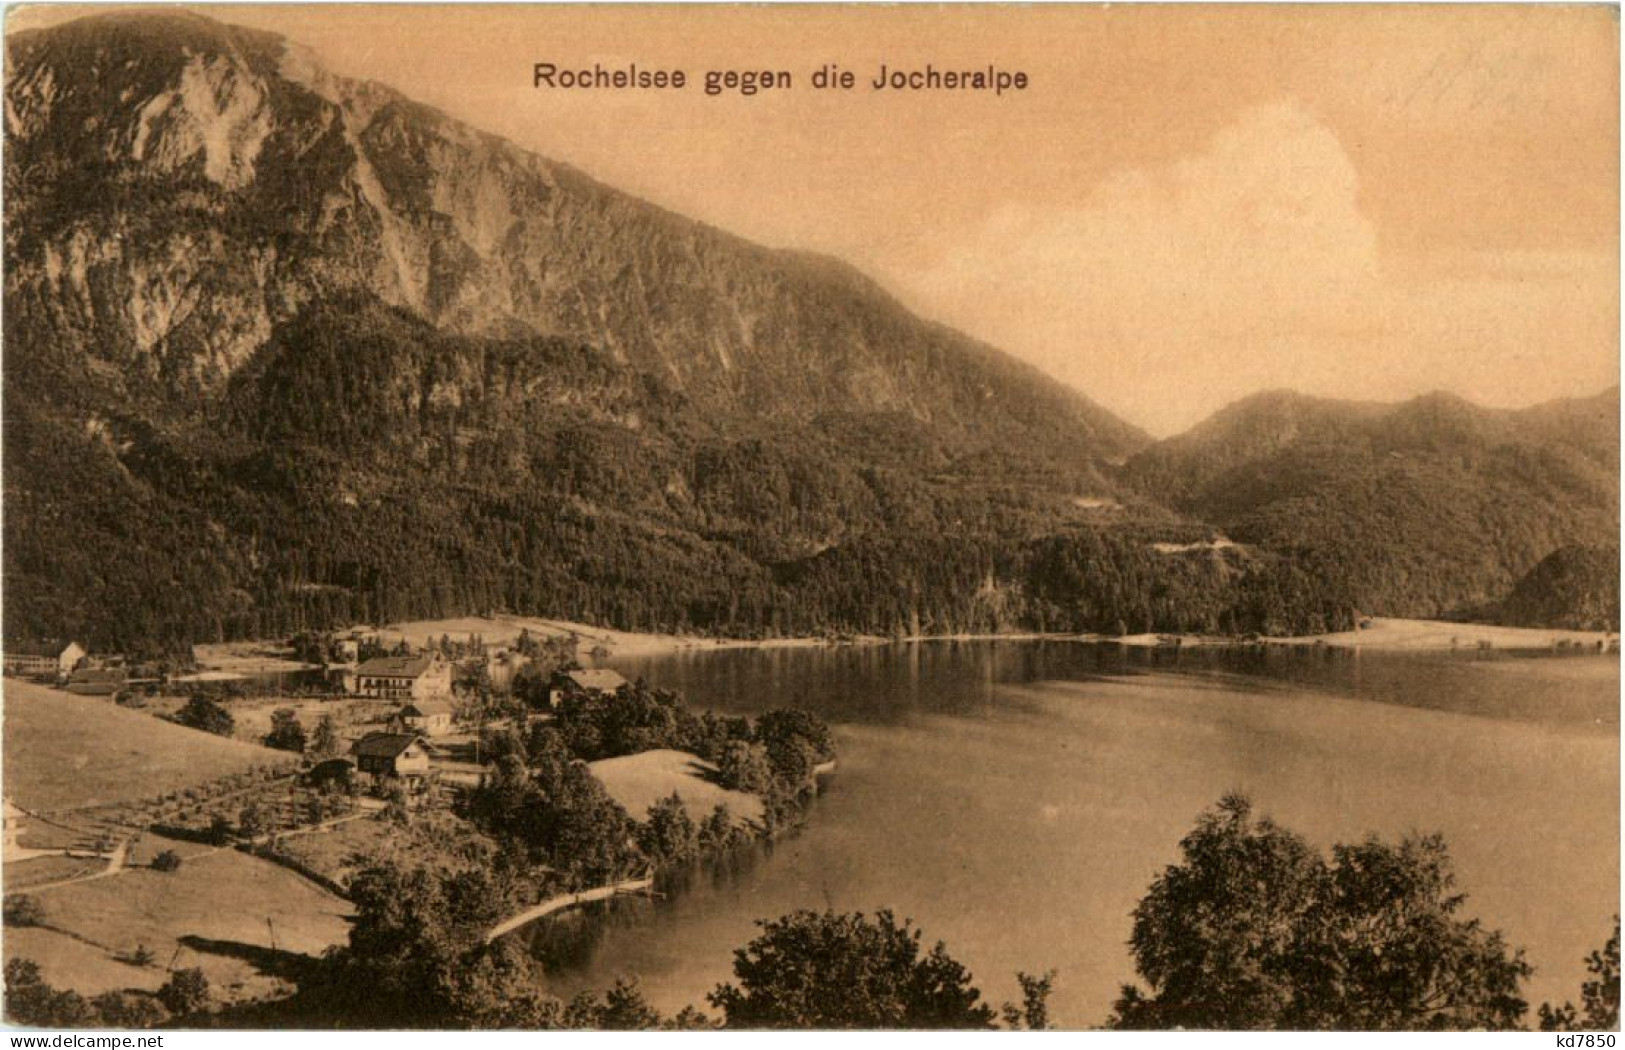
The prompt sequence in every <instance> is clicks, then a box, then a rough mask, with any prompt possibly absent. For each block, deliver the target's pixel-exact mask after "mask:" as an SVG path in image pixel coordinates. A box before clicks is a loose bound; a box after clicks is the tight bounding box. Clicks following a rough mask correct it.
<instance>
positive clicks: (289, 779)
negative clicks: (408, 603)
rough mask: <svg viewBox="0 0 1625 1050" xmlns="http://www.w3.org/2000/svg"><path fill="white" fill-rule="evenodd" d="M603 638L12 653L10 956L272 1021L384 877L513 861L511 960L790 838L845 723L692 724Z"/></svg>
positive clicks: (372, 638)
mask: <svg viewBox="0 0 1625 1050" xmlns="http://www.w3.org/2000/svg"><path fill="white" fill-rule="evenodd" d="M585 644H591V639H588V640H587V641H586V642H585V643H584V642H583V640H582V639H581V638H579V637H578V636H576V635H575V634H573V633H568V632H553V633H550V634H541V633H540V632H538V634H536V635H533V634H532V633H530V632H529V631H524V630H521V631H519V632H518V633H517V635H514V636H511V637H507V638H505V639H503V640H502V641H500V642H496V643H492V644H487V643H485V642H484V640H483V638H482V637H481V635H480V634H479V633H478V632H477V631H468V632H464V633H462V634H461V635H459V636H457V637H455V638H454V637H453V636H452V635H451V634H450V633H449V632H442V633H441V634H440V635H439V636H438V637H434V636H432V635H428V634H419V635H418V636H417V637H415V638H412V639H411V640H409V639H408V637H406V636H405V635H403V634H402V633H400V632H397V633H396V634H395V635H394V636H393V637H390V636H385V635H384V634H383V633H382V632H380V631H378V630H375V629H371V628H355V629H349V630H342V631H335V632H327V633H314V632H312V633H305V634H301V635H298V636H295V637H293V638H289V639H286V640H284V641H282V642H280V643H275V644H262V645H260V646H258V647H257V648H256V649H254V650H253V651H245V650H244V649H243V647H238V648H237V649H235V650H234V651H233V653H232V654H230V656H231V658H233V659H235V660H236V663H235V664H232V663H231V660H230V659H221V658H219V656H220V654H218V653H215V654H206V656H212V657H215V658H214V659H203V660H199V661H197V665H196V666H194V667H190V668H185V669H182V670H179V671H176V670H175V669H171V668H154V667H151V666H142V665H138V664H135V663H133V662H131V661H128V660H125V659H123V658H122V657H120V656H119V655H117V654H102V653H94V652H91V651H90V650H89V647H87V646H85V645H84V644H82V643H79V642H76V641H68V642H64V643H60V644H53V645H50V646H40V647H38V648H37V649H35V650H33V651H20V652H15V653H13V652H8V653H6V654H5V674H6V676H7V682H6V702H7V711H6V714H7V721H6V734H5V769H6V774H5V790H6V794H5V806H4V871H5V887H4V889H5V924H6V937H5V945H4V954H5V958H6V960H7V962H10V961H12V960H14V959H26V960H29V961H30V962H32V963H33V964H35V965H37V966H38V967H39V969H40V972H41V973H42V974H43V977H44V979H45V980H46V981H47V982H51V981H54V982H56V983H58V984H60V985H61V986H63V987H66V988H71V989H72V990H73V991H74V992H76V993H78V994H80V995H83V996H87V997H89V996H103V997H111V998H110V999H109V1001H112V999H117V998H118V997H123V999H121V1000H120V1001H121V1002H122V1001H124V1000H129V999H130V997H132V996H133V997H136V1001H137V1002H138V1004H140V1005H143V1006H145V1005H148V1000H149V999H152V997H157V998H158V999H162V997H163V995H165V994H168V993H167V992H166V989H169V988H170V987H171V985H172V984H173V983H174V981H175V980H176V979H177V978H176V975H177V974H186V975H188V979H191V978H190V975H191V972H192V971H194V970H195V971H197V973H198V974H199V975H200V976H201V979H202V980H203V981H204V982H205V983H206V985H207V987H208V988H209V989H210V993H209V997H208V1001H207V1003H204V1004H194V1005H197V1006H198V1008H200V1009H219V1008H221V1007H225V1006H232V1005H241V1004H245V1003H263V1002H266V1001H274V1000H276V999H277V998H278V997H279V996H283V995H286V994H289V992H290V989H291V988H292V987H294V985H295V984H296V981H295V980H294V974H296V972H297V971H298V969H299V965H300V963H299V960H301V959H304V960H309V959H312V958H316V957H319V956H320V955H322V953H323V952H325V951H327V950H328V949H329V948H332V947H334V946H339V945H342V944H344V943H345V941H346V938H347V936H348V920H349V917H350V916H351V914H352V913H353V909H352V907H351V906H350V903H349V900H348V891H349V886H350V882H351V880H352V879H353V878H355V877H356V876H357V875H358V874H359V873H361V872H363V871H366V870H368V869H369V868H374V867H376V866H378V865H379V864H395V865H398V866H426V867H429V868H432V869H436V870H441V871H457V870H464V869H489V868H491V867H492V866H495V867H498V868H500V869H501V870H502V871H503V872H504V875H503V882H502V888H501V890H500V907H499V910H500V912H501V913H502V915H503V918H502V921H500V922H496V923H493V925H492V927H491V929H490V930H489V936H490V937H491V938H493V939H494V938H496V937H500V936H504V935H507V934H509V933H511V932H513V931H515V930H519V929H521V928H522V927H524V926H525V925H526V924H528V923H530V922H533V921H535V920H537V919H539V918H541V917H543V916H547V915H551V914H553V913H555V912H559V911H562V910H567V909H571V908H575V907H577V906H579V905H582V904H586V903H590V902H595V901H603V900H607V899H609V898H612V897H614V896H617V895H621V894H628V893H647V892H649V891H650V890H651V889H652V888H653V887H654V885H655V878H656V876H657V875H658V874H659V873H660V872H661V871H662V870H666V869H669V868H671V867H673V866H681V865H684V864H690V863H693V862H695V861H696V860H697V859H698V858H700V857H701V856H702V855H704V854H707V853H709V852H712V851H715V850H719V849H726V848H732V847H735V846H738V845H741V844H743V843H746V842H749V841H752V840H754V839H756V838H758V837H763V836H766V835H769V834H771V833H772V832H773V830H774V829H775V828H776V827H779V826H782V825H783V824H784V822H785V821H786V819H787V817H788V816H789V815H791V814H792V813H793V811H794V809H795V807H796V803H794V802H793V801H790V802H787V801H786V800H787V799H795V798H798V797H799V798H801V799H802V800H803V801H804V800H805V793H806V792H807V791H810V790H815V789H816V783H817V778H818V777H819V776H820V775H822V774H826V773H828V772H830V771H831V770H832V769H833V749H832V747H831V746H830V744H829V742H828V738H827V730H825V729H824V728H823V727H822V726H821V724H819V725H817V726H815V727H813V728H812V729H808V728H806V727H804V726H800V725H799V724H796V725H792V722H794V720H792V721H791V722H783V721H782V720H781V724H783V725H787V726H792V728H790V729H789V730H788V731H787V732H779V731H778V730H774V731H773V733H776V734H777V735H776V736H772V735H771V734H770V733H769V732H768V731H767V729H766V728H765V722H766V720H765V719H764V720H762V721H763V722H764V726H763V727H758V726H756V725H753V723H752V722H751V720H748V719H744V718H726V717H723V716H716V715H712V714H710V713H708V712H707V713H703V714H701V713H695V712H692V711H689V710H687V709H686V708H685V707H684V706H683V700H682V698H680V697H677V696H676V695H675V694H669V693H663V692H661V691H659V690H654V689H651V688H649V687H647V686H646V685H644V684H643V683H641V682H638V683H632V682H628V681H627V680H626V678H624V677H623V676H622V675H621V674H619V673H618V672H616V671H614V670H610V669H607V668H601V667H600V668H584V667H582V666H581V665H580V662H579V659H578V657H579V656H581V655H587V654H584V653H581V649H582V648H583V646H584V645H585ZM208 664H213V665H214V666H207V665H208ZM225 666H235V667H237V668H238V669H237V670H224V669H222V668H223V667H225ZM798 714H799V713H798ZM758 728H761V730H762V731H761V733H760V734H759V735H758ZM797 734H800V735H797ZM787 756H788V757H787ZM572 770H580V771H581V774H585V775H581V774H577V773H573V772H571V771H572ZM786 770H788V773H786ZM549 778H551V779H549ZM561 778H562V779H561ZM572 778H573V779H572ZM544 782H547V783H553V784H555V785H557V784H559V783H564V782H568V783H570V784H571V785H572V786H571V787H570V789H569V791H568V792H565V791H563V790H561V789H559V788H557V787H556V786H555V788H554V789H553V792H552V795H549V793H548V791H547V790H544V789H542V788H540V787H538V786H537V785H540V784H542V783H544ZM786 785H790V788H789V789H788V790H787V788H786ZM566 794H568V795H569V798H568V799H567V800H566V799H565V798H564V796H565V795H566ZM538 814H540V816H538ZM538 821H540V823H541V824H546V825H547V826H548V827H549V828H550V829H552V830H549V831H546V832H540V833H539V832H536V831H535V830H534V828H535V827H537V826H539V825H538ZM549 821H551V823H549ZM561 822H562V823H561ZM562 824H568V825H570V826H571V827H572V828H573V829H574V830H573V831H572V833H571V834H569V835H565V834H563V833H561V832H560V831H558V830H557V829H558V827H560V826H562ZM566 839H568V844H566V843H565V840H566ZM143 996H145V997H147V998H142V997H143ZM152 1001H156V1000H155V999H154V1000H152Z"/></svg>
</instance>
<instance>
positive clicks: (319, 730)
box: [310, 715, 339, 758]
mask: <svg viewBox="0 0 1625 1050" xmlns="http://www.w3.org/2000/svg"><path fill="white" fill-rule="evenodd" d="M338 750H339V731H338V726H336V725H335V724H334V723H333V716H332V715H323V716H322V717H321V719H320V720H319V721H317V723H316V729H315V731H313V732H312V733H311V735H310V752H311V754H313V755H317V756H319V757H322V758H326V757H328V756H331V755H336V754H338Z"/></svg>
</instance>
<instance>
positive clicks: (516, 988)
mask: <svg viewBox="0 0 1625 1050" xmlns="http://www.w3.org/2000/svg"><path fill="white" fill-rule="evenodd" d="M350 896H351V899H352V900H353V901H354V903H355V908H356V914H355V920H354V923H353V924H352V926H351V929H350V940H349V943H348V944H347V945H345V946H344V947H343V948H341V949H339V950H337V951H335V952H333V953H331V954H330V955H329V956H328V957H327V958H326V959H325V960H324V961H323V963H322V965H321V966H319V967H316V968H315V969H314V970H313V972H312V973H311V974H310V976H309V977H307V978H306V979H305V980H303V981H302V982H301V986H300V991H301V993H302V994H304V995H306V996H308V997H309V998H310V1000H311V1001H312V1003H313V1005H316V1006H319V1007H321V1008H323V1009H326V1010H330V1011H332V1012H333V1013H334V1014H335V1015H337V1016H340V1017H342V1018H344V1019H345V1021H346V1023H350V1024H355V1025H357V1026H362V1027H381V1026H384V1025H389V1026H391V1027H402V1026H405V1027H414V1028H416V1027H423V1028H430V1027H442V1028H453V1027H454V1028H509V1027H558V1026H559V1025H560V1023H561V1022H562V1016H563V1007H562V1004H559V1003H558V1002H557V1001H556V1000H552V999H550V998H547V997H545V996H542V995H540V994H539V993H538V992H537V990H536V983H535V982H536V976H537V975H536V974H535V972H534V967H533V965H532V963H531V961H530V960H529V958H528V957H527V956H526V954H525V953H524V951H523V950H522V949H521V948H520V947H519V946H518V945H515V944H513V943H512V942H511V941H509V940H498V941H495V942H492V943H487V942H486V940H485V932H486V931H487V930H489V929H490V928H491V927H492V926H493V925H495V924H496V923H497V922H498V921H500V920H501V918H502V917H503V916H504V915H505V914H506V913H507V912H508V910H509V908H510V907H511V905H512V903H513V901H512V896H513V894H512V887H511V885H510V884H509V883H508V882H507V881H505V877H504V876H503V875H502V874H501V873H499V872H496V871H488V870H485V869H472V870H468V871H462V872H447V871H442V870H438V869H434V868H410V869H407V868H400V867H397V866H394V865H388V864H386V865H380V866H377V867H373V868H368V869H366V870H364V871H361V872H359V873H357V874H356V876H355V877H354V878H352V879H351V881H350Z"/></svg>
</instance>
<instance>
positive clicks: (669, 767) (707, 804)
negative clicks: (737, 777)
mask: <svg viewBox="0 0 1625 1050" xmlns="http://www.w3.org/2000/svg"><path fill="white" fill-rule="evenodd" d="M589 767H590V768H591V769H592V774H593V776H595V777H597V778H598V779H599V780H600V781H602V782H603V784H604V787H605V788H606V789H608V791H609V794H610V797H611V798H613V799H614V800H615V801H616V802H619V803H620V804H621V805H622V806H623V807H624V808H625V809H626V811H627V812H628V813H629V814H631V815H632V819H634V820H643V819H645V818H646V817H647V816H648V814H649V807H650V806H652V805H654V804H655V803H656V802H659V801H660V800H661V799H663V798H668V797H670V795H671V793H672V792H674V791H675V792H677V794H678V795H679V796H681V797H682V800H683V806H684V808H686V809H687V810H688V815H689V817H691V818H692V819H693V820H694V821H696V822H698V821H701V820H704V819H705V818H706V817H708V816H710V815H711V811H712V810H714V809H716V808H717V803H719V802H720V803H723V804H725V805H727V807H728V811H729V812H730V813H732V814H733V815H734V817H735V818H738V819H743V820H751V821H759V820H761V818H762V800H761V799H760V798H758V797H757V796H755V795H752V794H749V793H748V792H744V791H730V790H728V789H727V788H725V787H722V786H720V785H718V784H716V783H715V782H714V781H712V780H711V779H710V778H711V776H712V775H714V774H715V773H716V767H715V766H713V765H712V764H711V763H709V762H707V761H705V760H704V759H702V758H699V757H698V756H695V755H691V754H689V753H688V752H686V751H672V750H669V749H665V748H662V749H659V750H655V751H644V752H642V753H641V754H636V755H624V756H622V757H620V758H604V759H600V760H598V761H597V762H592V763H589Z"/></svg>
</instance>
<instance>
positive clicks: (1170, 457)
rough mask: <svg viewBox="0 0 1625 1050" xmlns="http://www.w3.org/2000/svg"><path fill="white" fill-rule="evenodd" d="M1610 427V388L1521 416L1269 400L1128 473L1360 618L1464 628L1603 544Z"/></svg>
mask: <svg viewBox="0 0 1625 1050" xmlns="http://www.w3.org/2000/svg"><path fill="white" fill-rule="evenodd" d="M1618 418H1619V391H1618V389H1617V388H1616V389H1613V390H1610V391H1608V392H1606V393H1604V394H1601V395H1599V396H1597V397H1594V398H1586V399H1573V400H1565V401H1558V402H1552V403H1550V404H1545V405H1539V406H1536V407H1534V408H1529V409H1523V410H1519V411H1499V410H1491V409H1484V408H1479V407H1476V406H1474V405H1471V404H1469V403H1467V402H1466V401H1463V400H1461V399H1460V398H1457V397H1453V396H1451V395H1448V394H1430V395H1426V396H1424V397H1419V398H1416V399H1414V400H1412V401H1408V402H1405V403H1402V404H1397V405H1378V404H1366V403H1355V402H1346V401H1331V400H1322V399H1315V398H1310V397H1305V396H1303V395H1299V394H1293V393H1287V392H1270V393H1265V394H1260V395H1257V396H1254V397H1251V398H1247V399H1245V400H1243V401H1240V402H1238V403H1236V404H1234V405H1231V406H1230V407H1228V408H1226V409H1224V410H1223V411H1221V412H1219V413H1218V414H1217V415H1215V416H1214V417H1213V418H1211V419H1209V420H1207V421H1206V422H1204V423H1202V424H1201V425H1199V426H1197V427H1196V428H1194V429H1192V430H1191V431H1189V432H1188V433H1186V434H1183V435H1180V436H1179V437H1176V438H1172V439H1170V440H1167V441H1164V442H1160V443H1158V444H1157V445H1155V446H1152V447H1150V448H1147V449H1144V450H1142V451H1141V452H1139V453H1138V454H1136V455H1135V456H1134V457H1133V458H1132V459H1131V460H1130V461H1129V463H1128V465H1127V474H1128V476H1129V478H1130V479H1131V481H1132V483H1133V484H1134V485H1136V486H1137V487H1138V488H1140V489H1141V490H1142V491H1145V492H1155V493H1157V494H1158V495H1159V496H1160V497H1161V498H1163V499H1165V500H1167V501H1168V502H1169V503H1170V505H1171V506H1173V507H1174V508H1175V509H1176V510H1178V511H1180V512H1182V513H1185V514H1188V515H1191V516H1193V517H1196V518H1199V519H1201V520H1203V521H1207V522H1211V523H1212V524H1213V525H1214V526H1216V527H1217V528H1219V529H1221V530H1223V532H1224V533H1225V535H1226V536H1228V537H1229V538H1231V539H1233V540H1235V541H1236V542H1239V543H1244V544H1250V545H1254V546H1256V547H1258V548H1260V549H1263V550H1269V551H1274V552H1278V553H1281V554H1284V555H1287V556H1289V557H1291V558H1293V559H1294V560H1295V561H1297V562H1299V563H1301V564H1305V565H1311V566H1314V567H1315V571H1316V572H1318V573H1322V574H1325V575H1335V576H1337V577H1339V578H1342V579H1344V580H1346V581H1348V584H1349V587H1350V590H1351V598H1352V600H1353V601H1354V602H1355V604H1356V605H1357V607H1358V608H1359V609H1360V610H1362V611H1364V612H1369V613H1379V614H1383V615H1390V616H1453V615H1462V614H1464V613H1467V612H1470V611H1471V610H1473V609H1475V608H1478V607H1481V606H1485V605H1489V604H1491V603H1493V602H1495V601H1498V600H1499V599H1501V598H1502V597H1504V596H1505V595H1506V594H1507V592H1508V591H1509V590H1510V589H1511V588H1512V586H1513V584H1514V583H1515V582H1516V581H1518V580H1519V579H1520V577H1522V576H1523V575H1524V574H1525V573H1527V572H1529V571H1530V570H1531V569H1532V568H1533V567H1534V566H1535V565H1536V563H1537V562H1539V561H1541V559H1542V558H1544V557H1546V556H1547V555H1548V554H1550V553H1551V552H1553V551H1554V550H1557V549H1558V548H1561V547H1566V546H1569V545H1575V544H1578V545H1586V546H1606V545H1609V544H1612V543H1614V542H1615V539H1616V537H1617V535H1618V531H1619V430H1618ZM1615 589H1616V592H1617V584H1616V588H1615ZM1615 600H1616V601H1617V598H1616V599H1615Z"/></svg>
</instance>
